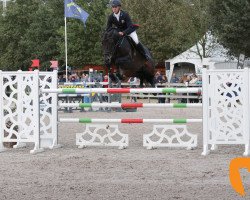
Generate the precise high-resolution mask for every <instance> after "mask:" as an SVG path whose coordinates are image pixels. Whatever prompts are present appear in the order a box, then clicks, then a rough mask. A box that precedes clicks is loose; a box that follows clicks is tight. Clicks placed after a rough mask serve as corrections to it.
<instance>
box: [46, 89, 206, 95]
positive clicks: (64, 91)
mask: <svg viewBox="0 0 250 200" xmlns="http://www.w3.org/2000/svg"><path fill="white" fill-rule="evenodd" d="M201 91H202V89H201V88H59V89H42V90H41V92H42V93H59V94H82V93H101V94H103V93H108V94H125V93H130V94H133V93H164V94H166V93H173V94H178V93H198V94H201Z"/></svg>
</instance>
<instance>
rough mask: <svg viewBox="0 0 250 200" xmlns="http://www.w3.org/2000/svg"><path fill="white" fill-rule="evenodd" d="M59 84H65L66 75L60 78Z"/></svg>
mask: <svg viewBox="0 0 250 200" xmlns="http://www.w3.org/2000/svg"><path fill="white" fill-rule="evenodd" d="M59 82H61V83H65V82H66V75H65V74H63V76H61V77H60V79H59Z"/></svg>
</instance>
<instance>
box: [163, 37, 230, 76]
mask: <svg viewBox="0 0 250 200" xmlns="http://www.w3.org/2000/svg"><path fill="white" fill-rule="evenodd" d="M202 42H203V43H205V49H203V48H202V45H201V43H202ZM203 51H205V56H206V58H210V60H211V61H212V62H214V63H225V62H227V61H228V60H229V58H228V56H227V50H226V49H225V48H224V47H223V46H221V45H220V44H219V43H218V42H217V40H216V39H215V38H214V37H213V36H212V35H211V33H210V32H208V33H206V35H205V36H204V37H203V38H202V39H201V41H199V42H198V43H197V44H196V45H194V46H193V47H191V48H190V49H188V50H186V51H185V52H183V53H181V54H180V55H178V56H176V57H174V58H172V59H169V60H166V61H165V66H166V75H167V77H168V80H171V77H172V74H173V72H174V67H175V65H176V64H178V63H188V64H192V65H194V69H195V70H194V71H195V73H196V74H201V69H202V59H201V57H200V56H199V53H198V52H201V54H203Z"/></svg>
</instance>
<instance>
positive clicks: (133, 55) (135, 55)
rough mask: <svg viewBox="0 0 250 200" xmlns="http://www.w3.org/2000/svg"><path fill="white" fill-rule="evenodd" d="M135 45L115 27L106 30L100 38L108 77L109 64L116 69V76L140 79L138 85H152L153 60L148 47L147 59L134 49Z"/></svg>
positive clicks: (112, 77) (111, 76)
mask: <svg viewBox="0 0 250 200" xmlns="http://www.w3.org/2000/svg"><path fill="white" fill-rule="evenodd" d="M135 46H136V45H135V44H134V42H133V41H132V39H131V38H129V36H120V35H119V33H118V30H117V29H116V28H111V29H109V30H107V31H106V32H105V33H104V35H103V38H102V48H103V53H104V61H105V66H106V67H108V69H109V73H110V78H111V80H112V81H113V80H114V76H113V74H111V70H110V68H111V66H115V67H116V69H117V72H118V74H117V77H118V78H119V79H120V80H123V79H125V78H128V77H137V78H139V79H140V87H143V82H144V81H145V82H147V83H149V84H150V85H151V86H152V87H154V70H155V67H154V61H153V59H152V56H151V54H150V52H149V50H148V49H146V50H147V51H148V52H147V53H148V55H150V59H149V60H148V61H147V60H146V59H145V58H144V56H143V55H142V54H141V53H140V52H139V51H138V50H137V49H136V47H135Z"/></svg>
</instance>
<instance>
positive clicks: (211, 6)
mask: <svg viewBox="0 0 250 200" xmlns="http://www.w3.org/2000/svg"><path fill="white" fill-rule="evenodd" d="M75 2H76V3H77V4H78V5H79V6H80V7H82V8H83V9H84V10H86V11H87V12H88V13H89V14H90V16H89V18H88V20H87V23H86V27H84V24H83V23H82V21H81V20H78V19H72V18H67V36H68V37H67V38H68V40H67V41H68V65H69V66H72V67H83V66H84V65H86V64H103V56H102V49H101V35H102V32H103V31H104V29H105V25H106V21H107V17H108V15H109V14H110V13H111V9H110V8H107V4H108V2H109V0H85V1H82V0H76V1H75ZM211 2H212V3H211ZM122 4H123V6H122V8H123V9H124V10H125V11H128V12H129V14H130V15H131V18H132V20H133V22H134V23H136V24H140V28H139V29H138V31H137V32H138V35H139V39H140V40H141V42H142V43H143V44H145V45H146V46H148V47H149V48H150V50H151V52H152V53H153V56H154V59H155V61H156V62H161V61H164V60H165V59H168V58H171V57H174V56H176V55H178V54H180V53H181V52H183V51H185V50H187V49H188V48H190V47H191V46H193V45H194V44H195V43H196V42H198V41H201V39H202V36H204V35H205V33H206V32H207V31H208V29H209V28H210V26H211V22H212V25H213V26H212V28H213V30H214V33H216V34H217V36H218V37H219V39H220V41H221V42H222V44H223V45H225V46H226V47H228V48H230V50H231V52H232V53H233V54H235V55H238V54H239V53H245V54H246V55H249V54H250V53H249V52H250V50H249V46H250V45H249V38H250V37H249V30H250V28H249V21H250V19H249V18H250V14H249V0H241V1H239V0H237V1H235V0H228V1H219V0H185V1H184V0H175V1H172V0H143V1H142V0H133V1H131V0H123V1H122ZM7 8H8V9H7V13H6V16H5V17H3V16H2V15H0V44H1V45H0V69H3V70H17V69H23V70H26V69H28V67H29V66H30V65H31V60H32V59H35V58H38V59H40V60H41V64H42V67H43V69H45V68H48V67H49V66H50V64H49V61H50V60H59V64H60V66H61V67H62V68H64V67H65V42H64V36H65V35H64V34H65V32H64V3H63V0H16V1H13V2H9V3H8V5H7ZM0 9H2V8H1V7H0ZM0 12H1V13H2V10H0ZM204 44H205V41H204Z"/></svg>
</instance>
